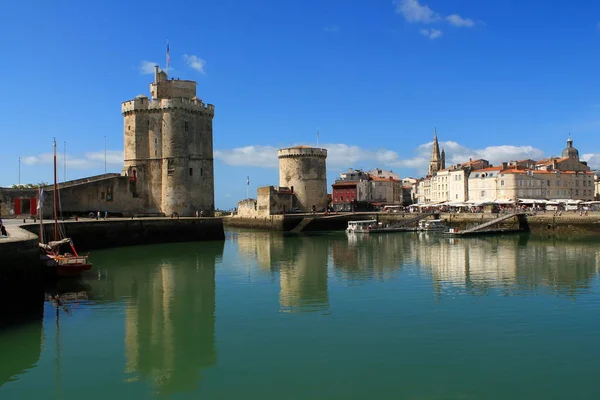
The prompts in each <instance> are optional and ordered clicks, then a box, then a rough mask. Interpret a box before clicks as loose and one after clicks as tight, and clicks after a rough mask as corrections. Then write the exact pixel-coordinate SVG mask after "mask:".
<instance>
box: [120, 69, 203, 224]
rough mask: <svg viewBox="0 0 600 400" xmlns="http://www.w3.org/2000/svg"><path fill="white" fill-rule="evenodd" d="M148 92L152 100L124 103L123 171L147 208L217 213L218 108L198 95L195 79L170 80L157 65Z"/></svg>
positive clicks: (186, 213)
mask: <svg viewBox="0 0 600 400" xmlns="http://www.w3.org/2000/svg"><path fill="white" fill-rule="evenodd" d="M150 92H151V97H152V98H151V99H149V98H148V97H146V96H144V95H139V96H137V97H136V98H135V99H133V100H130V101H126V102H124V103H123V104H122V106H121V110H122V113H123V117H124V129H125V135H124V136H125V146H124V150H125V154H124V156H125V157H124V158H125V165H124V168H123V174H125V175H127V176H129V180H130V185H131V186H132V191H133V192H134V193H135V195H136V196H138V197H144V198H146V199H147V211H150V210H151V211H156V212H163V213H164V214H165V215H172V214H173V213H177V214H179V215H180V216H193V215H194V214H195V212H196V211H198V212H202V214H203V215H205V216H210V215H213V213H214V165H213V131H212V120H213V117H214V112H215V108H214V106H213V105H212V104H204V103H203V102H202V100H200V99H199V98H198V97H196V82H194V81H185V80H179V79H177V80H174V79H170V80H169V79H168V78H167V74H166V73H165V72H163V71H159V69H158V66H157V67H155V72H154V82H152V83H151V84H150Z"/></svg>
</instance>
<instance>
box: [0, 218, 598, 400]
mask: <svg viewBox="0 0 600 400" xmlns="http://www.w3.org/2000/svg"><path fill="white" fill-rule="evenodd" d="M91 260H92V261H93V263H94V269H93V273H90V274H88V275H86V276H85V277H84V278H83V279H82V280H81V282H75V283H74V282H71V281H59V282H57V283H56V284H55V285H53V286H52V287H50V288H48V293H49V294H50V293H52V292H54V291H58V292H59V293H61V294H60V296H61V300H60V303H57V302H56V301H50V300H47V301H46V302H45V303H44V314H43V318H41V319H40V318H38V319H34V320H31V321H29V322H27V323H25V324H20V325H15V326H11V327H9V328H7V329H3V330H0V357H1V361H0V399H2V400H5V399H86V400H88V399H120V398H131V399H133V398H135V399H154V398H157V399H162V398H164V399H415V400H416V399H419V400H421V399H528V400H532V399H544V400H548V399H600V383H599V381H598V379H599V378H598V376H599V372H600V366H599V365H600V364H599V360H600V342H599V338H600V278H599V275H598V273H599V272H600V238H594V237H592V238H590V237H587V238H580V239H578V238H573V237H570V238H552V237H543V236H534V235H506V236H497V237H480V238H458V239H454V238H447V237H444V236H442V235H440V234H417V233H395V234H382V235H371V236H367V235H363V236H360V235H359V236H347V235H346V234H345V233H342V232H332V233H320V234H314V235H295V236H293V235H283V234H281V233H272V232H261V231H246V230H228V231H226V240H225V241H224V242H202V243H177V244H164V245H152V246H136V247H126V248H117V249H110V250H103V251H94V252H93V253H92V254H91Z"/></svg>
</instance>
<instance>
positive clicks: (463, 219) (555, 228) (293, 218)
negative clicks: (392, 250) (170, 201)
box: [223, 212, 600, 235]
mask: <svg viewBox="0 0 600 400" xmlns="http://www.w3.org/2000/svg"><path fill="white" fill-rule="evenodd" d="M420 215H421V214H418V213H398V214H396V213H392V214H389V213H366V212H365V213H342V214H338V215H323V214H317V215H312V214H285V215H270V216H256V217H247V216H231V217H226V218H224V219H223V224H224V225H225V226H228V227H236V228H247V229H263V230H274V231H291V230H292V229H294V228H295V227H296V226H297V225H298V224H299V223H300V222H301V221H302V219H304V218H313V219H312V220H311V221H310V223H308V224H307V225H306V226H305V227H304V228H303V229H302V231H303V232H310V231H335V230H344V229H346V227H347V226H348V221H356V220H366V219H377V220H379V221H380V222H383V223H390V224H394V223H401V222H402V221H403V220H408V219H411V220H414V219H415V218H417V217H419V216H420ZM503 215H504V214H489V213H481V214H450V213H442V214H440V218H441V219H443V220H444V221H445V222H446V223H447V224H448V225H449V226H450V227H453V228H458V229H461V230H464V229H468V228H471V227H473V226H476V225H479V224H482V223H484V222H487V221H491V220H493V219H496V218H498V217H499V216H500V217H501V216H503ZM422 216H423V218H425V217H426V216H427V215H422ZM527 220H528V224H529V228H530V230H531V232H533V233H556V234H565V233H573V234H594V235H595V234H599V233H600V213H594V215H592V214H590V215H588V216H579V214H574V213H563V214H562V215H561V216H554V215H553V213H547V214H538V215H531V216H528V217H527ZM416 225H417V221H416V220H415V221H413V222H412V224H408V225H407V226H416ZM517 227H518V221H517V219H516V218H513V219H509V220H507V221H505V222H503V223H501V224H499V225H498V226H497V228H517ZM493 228H495V227H491V228H490V229H493Z"/></svg>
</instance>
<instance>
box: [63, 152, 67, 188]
mask: <svg viewBox="0 0 600 400" xmlns="http://www.w3.org/2000/svg"><path fill="white" fill-rule="evenodd" d="M63 164H64V167H65V176H64V177H63V180H64V181H65V182H66V181H67V142H65V156H64V160H63Z"/></svg>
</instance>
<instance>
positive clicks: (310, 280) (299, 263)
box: [279, 237, 329, 312]
mask: <svg viewBox="0 0 600 400" xmlns="http://www.w3.org/2000/svg"><path fill="white" fill-rule="evenodd" d="M296 241H297V242H298V245H296V243H295V242H296ZM290 244H291V245H292V246H293V247H294V248H295V250H296V251H295V252H294V253H295V254H294V255H293V258H291V259H288V260H286V261H282V262H281V267H280V270H279V284H280V292H279V304H280V306H281V310H282V311H289V312H296V311H319V310H326V309H327V308H328V307H329V296H328V293H327V258H328V257H327V256H328V241H326V240H316V239H315V238H311V237H307V238H297V239H294V241H293V242H292V241H290Z"/></svg>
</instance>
